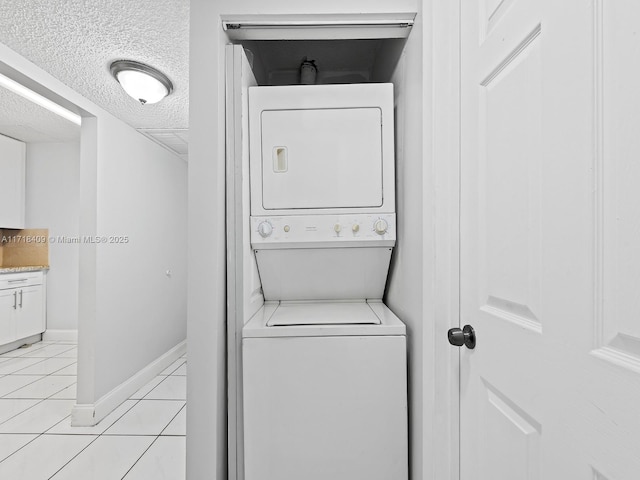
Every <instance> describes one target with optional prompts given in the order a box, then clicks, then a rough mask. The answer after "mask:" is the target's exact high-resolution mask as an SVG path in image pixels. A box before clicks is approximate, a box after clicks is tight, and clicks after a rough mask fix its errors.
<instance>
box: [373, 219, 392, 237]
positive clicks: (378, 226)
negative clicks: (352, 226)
mask: <svg viewBox="0 0 640 480" xmlns="http://www.w3.org/2000/svg"><path fill="white" fill-rule="evenodd" d="M387 228H389V224H388V223H387V221H386V220H385V219H384V218H379V219H378V220H376V221H375V223H374V224H373V230H374V231H375V232H376V233H377V234H378V235H384V234H385V233H387Z"/></svg>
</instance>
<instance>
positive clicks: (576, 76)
mask: <svg viewBox="0 0 640 480" xmlns="http://www.w3.org/2000/svg"><path fill="white" fill-rule="evenodd" d="M461 14H462V22H461V31H462V34H461V35H462V37H461V49H462V50H461V76H462V81H461V88H462V92H461V105H462V110H461V112H462V119H461V121H462V123H461V141H462V144H461V176H462V178H461V185H460V187H461V225H460V226H461V258H460V261H461V265H460V273H461V323H462V324H463V325H464V324H470V325H472V326H473V328H474V329H475V332H476V337H477V346H476V348H475V349H473V350H471V349H468V348H466V347H462V348H461V384H460V390H461V415H460V434H461V435H460V447H461V451H460V462H461V464H460V469H461V471H460V478H461V479H462V480H521V479H522V480H525V479H526V480H556V479H557V480H565V479H580V480H602V479H608V480H633V479H638V478H640V2H638V1H637V0H562V1H557V0H462V1H461ZM452 348H453V347H452Z"/></svg>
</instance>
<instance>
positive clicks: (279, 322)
mask: <svg viewBox="0 0 640 480" xmlns="http://www.w3.org/2000/svg"><path fill="white" fill-rule="evenodd" d="M380 323H381V322H380V318H378V316H377V315H376V314H375V313H374V311H373V310H372V309H371V307H370V306H369V304H368V303H366V302H364V301H362V302H331V303H328V302H326V303H324V302H292V303H287V302H281V303H280V306H279V307H278V308H277V309H276V311H275V312H274V313H273V315H272V316H271V318H270V319H269V320H268V322H267V326H268V327H284V326H292V325H380Z"/></svg>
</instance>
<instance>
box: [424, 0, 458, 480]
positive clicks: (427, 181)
mask: <svg viewBox="0 0 640 480" xmlns="http://www.w3.org/2000/svg"><path fill="white" fill-rule="evenodd" d="M461 2H462V0H458V1H456V2H451V1H449V0H425V1H424V4H423V5H424V11H423V18H424V19H425V22H429V24H428V25H425V26H424V29H423V32H424V39H423V48H424V58H425V64H424V78H425V84H424V86H423V93H424V122H425V125H424V126H425V133H427V135H425V138H426V140H425V146H424V149H425V160H426V161H425V168H424V171H423V185H424V191H425V192H426V193H425V196H424V198H423V201H424V207H423V215H424V235H425V246H424V260H423V269H424V270H423V271H424V290H425V291H424V298H425V302H424V310H425V312H424V321H425V322H426V325H425V328H424V332H423V348H424V358H423V365H424V368H425V376H424V378H423V389H424V391H425V397H424V398H425V405H423V412H422V414H423V415H424V418H425V419H426V420H427V421H426V422H425V424H424V428H425V430H426V431H425V442H424V446H423V448H424V450H423V455H422V456H423V458H422V461H423V462H425V463H426V462H427V460H428V459H430V460H431V462H432V465H431V468H430V467H429V466H428V465H426V464H425V465H424V467H423V475H424V478H433V479H439V478H448V479H452V480H458V479H459V478H460V422H459V419H460V350H459V349H458V348H456V347H452V346H451V345H449V343H448V341H447V331H448V329H449V328H452V327H458V326H461V321H460V123H461V122H460V120H461V118H460V35H461V26H460V7H461ZM429 234H431V235H432V238H431V240H429V239H428V235H429ZM427 325H429V326H430V328H427ZM429 353H430V354H429ZM430 363H431V365H432V367H431V370H430V371H429V367H428V366H429V364H430ZM430 388H432V390H431V391H432V394H431V398H432V405H429V404H428V403H427V402H426V399H427V398H429V397H428V396H427V392H428V391H429V389H430ZM429 421H431V422H432V423H431V425H429ZM429 429H431V431H429ZM427 437H430V438H427ZM427 439H428V441H426V440H427ZM427 448H431V452H429V451H428V450H427Z"/></svg>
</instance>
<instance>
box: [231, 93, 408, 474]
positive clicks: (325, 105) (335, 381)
mask: <svg viewBox="0 0 640 480" xmlns="http://www.w3.org/2000/svg"><path fill="white" fill-rule="evenodd" d="M249 110H250V118H249V125H250V129H249V143H250V184H251V218H250V222H251V246H252V248H253V250H254V253H255V256H256V261H257V265H258V271H259V274H260V280H261V283H262V290H263V293H264V298H265V300H266V301H267V302H266V303H265V305H264V306H263V307H262V308H261V309H260V311H258V313H257V314H256V315H255V316H254V317H253V318H252V319H251V320H250V321H249V322H248V323H247V324H246V325H245V327H244V329H243V333H242V337H243V338H242V361H243V367H242V369H243V415H244V458H245V480H294V479H295V480H299V479H305V480H320V479H322V480H325V479H328V478H330V479H332V480H347V479H348V480H359V479H362V480H389V479H393V480H406V479H407V478H408V460H407V457H408V448H407V443H408V442H407V371H406V336H405V335H406V332H405V326H404V325H403V324H402V322H401V321H400V320H399V319H398V318H397V317H396V316H395V315H394V314H393V313H392V312H391V311H390V310H389V309H388V308H387V307H386V306H385V305H384V304H383V303H382V300H381V299H382V297H383V295H384V289H385V284H386V279H387V273H388V269H389V262H390V259H391V253H392V249H393V247H394V245H395V240H396V227H395V225H396V221H395V220H396V217H395V188H394V181H395V180H394V142H393V88H392V85H391V84H365V85H322V86H288V87H253V88H250V89H249Z"/></svg>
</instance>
